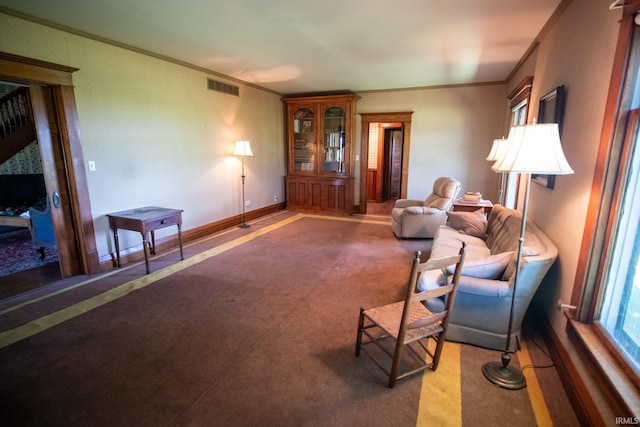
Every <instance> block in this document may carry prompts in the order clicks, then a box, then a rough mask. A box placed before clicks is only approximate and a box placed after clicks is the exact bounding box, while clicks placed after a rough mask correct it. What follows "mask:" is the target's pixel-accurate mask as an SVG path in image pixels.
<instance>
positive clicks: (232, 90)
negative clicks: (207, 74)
mask: <svg viewBox="0 0 640 427" xmlns="http://www.w3.org/2000/svg"><path fill="white" fill-rule="evenodd" d="M207 86H208V87H209V90H215V91H216V92H222V93H226V94H229V95H234V96H240V88H239V87H238V86H234V85H230V84H229V83H223V82H219V81H217V80H211V79H207Z"/></svg>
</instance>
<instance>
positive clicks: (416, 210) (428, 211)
mask: <svg viewBox="0 0 640 427" xmlns="http://www.w3.org/2000/svg"><path fill="white" fill-rule="evenodd" d="M404 212H405V213H406V214H409V215H434V214H439V213H442V211H441V210H440V209H436V208H428V207H425V206H409V207H407V208H405V210H404Z"/></svg>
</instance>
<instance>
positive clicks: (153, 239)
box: [150, 230, 156, 255]
mask: <svg viewBox="0 0 640 427" xmlns="http://www.w3.org/2000/svg"><path fill="white" fill-rule="evenodd" d="M150 248H151V254H152V255H155V254H156V233H155V231H153V230H151V246H150Z"/></svg>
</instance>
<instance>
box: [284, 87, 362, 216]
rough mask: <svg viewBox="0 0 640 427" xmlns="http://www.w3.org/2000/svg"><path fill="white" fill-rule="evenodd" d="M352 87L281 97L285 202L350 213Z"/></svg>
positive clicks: (297, 207)
mask: <svg viewBox="0 0 640 427" xmlns="http://www.w3.org/2000/svg"><path fill="white" fill-rule="evenodd" d="M358 98H359V97H358V96H357V95H356V94H354V93H348V94H341V95H322V96H305V97H285V98H282V101H283V102H284V103H285V105H286V122H287V124H286V126H287V128H286V138H287V139H286V143H287V153H288V161H287V176H286V178H285V187H286V189H285V191H286V198H287V208H288V209H291V210H299V211H315V212H329V213H333V214H339V215H350V214H351V213H352V212H353V203H354V202H353V200H354V180H355V179H354V161H353V156H354V149H353V143H354V140H355V126H354V121H355V113H356V106H355V104H356V101H357V99H358Z"/></svg>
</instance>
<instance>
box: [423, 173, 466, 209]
mask: <svg viewBox="0 0 640 427" xmlns="http://www.w3.org/2000/svg"><path fill="white" fill-rule="evenodd" d="M461 188H462V184H460V181H458V180H455V179H453V178H449V177H445V176H441V177H440V178H438V179H436V180H435V181H434V183H433V192H432V193H431V194H430V195H429V196H427V198H426V199H425V201H424V206H425V207H428V208H436V209H440V210H443V211H447V210H449V208H451V205H452V204H453V199H454V198H455V197H456V196H457V195H458V192H459V191H460V189H461Z"/></svg>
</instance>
